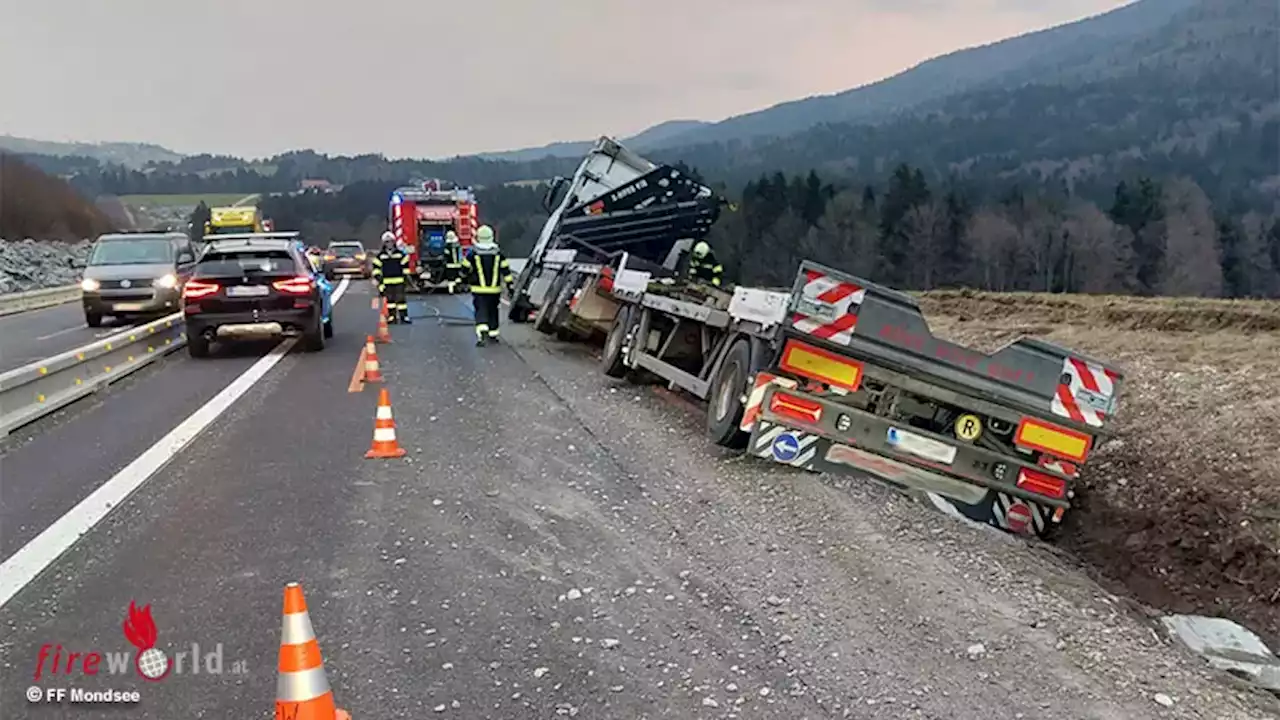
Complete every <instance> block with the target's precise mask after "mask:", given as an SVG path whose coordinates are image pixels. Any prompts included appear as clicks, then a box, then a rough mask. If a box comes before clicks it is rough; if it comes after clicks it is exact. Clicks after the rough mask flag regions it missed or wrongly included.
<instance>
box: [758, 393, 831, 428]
mask: <svg viewBox="0 0 1280 720" xmlns="http://www.w3.org/2000/svg"><path fill="white" fill-rule="evenodd" d="M769 411H770V412H773V413H776V414H778V415H783V416H786V417H789V418H791V419H793V420H799V421H800V422H803V423H808V424H810V425H816V424H817V422H818V421H819V420H821V419H822V404H821V403H817V402H814V401H813V400H806V399H805V398H800V397H796V396H795V395H788V394H787V393H782V392H779V393H774V395H773V399H771V400H770V401H769Z"/></svg>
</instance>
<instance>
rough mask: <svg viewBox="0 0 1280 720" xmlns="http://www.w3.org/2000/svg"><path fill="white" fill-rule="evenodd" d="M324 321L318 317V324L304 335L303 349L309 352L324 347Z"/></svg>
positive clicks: (317, 350)
mask: <svg viewBox="0 0 1280 720" xmlns="http://www.w3.org/2000/svg"><path fill="white" fill-rule="evenodd" d="M324 338H325V334H324V323H323V322H321V321H320V318H319V317H317V318H316V326H315V328H314V329H312V330H308V331H307V333H306V334H304V335H303V336H302V349H303V350H306V351H307V352H320V351H321V350H323V349H324Z"/></svg>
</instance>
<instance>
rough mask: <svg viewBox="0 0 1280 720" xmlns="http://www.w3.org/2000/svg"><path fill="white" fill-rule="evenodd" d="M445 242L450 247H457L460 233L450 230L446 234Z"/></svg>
mask: <svg viewBox="0 0 1280 720" xmlns="http://www.w3.org/2000/svg"><path fill="white" fill-rule="evenodd" d="M444 241H445V242H447V243H449V244H450V245H457V244H458V233H456V232H454V231H452V230H450V231H449V232H447V233H445V234H444Z"/></svg>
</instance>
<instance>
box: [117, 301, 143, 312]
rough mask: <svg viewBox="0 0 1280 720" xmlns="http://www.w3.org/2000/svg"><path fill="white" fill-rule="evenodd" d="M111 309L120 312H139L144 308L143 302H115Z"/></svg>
mask: <svg viewBox="0 0 1280 720" xmlns="http://www.w3.org/2000/svg"><path fill="white" fill-rule="evenodd" d="M111 309H113V310H119V311H120V312H137V311H139V310H141V309H142V303H115V304H114V305H112V306H111Z"/></svg>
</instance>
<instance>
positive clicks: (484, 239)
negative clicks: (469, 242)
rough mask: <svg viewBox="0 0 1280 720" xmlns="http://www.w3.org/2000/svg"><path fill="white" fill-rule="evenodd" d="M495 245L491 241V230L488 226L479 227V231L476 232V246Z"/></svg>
mask: <svg viewBox="0 0 1280 720" xmlns="http://www.w3.org/2000/svg"><path fill="white" fill-rule="evenodd" d="M496 244H497V243H495V242H494V241H493V228H491V227H489V226H488V225H481V226H480V229H478V230H476V245H479V246H480V247H490V246H493V245H496Z"/></svg>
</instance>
